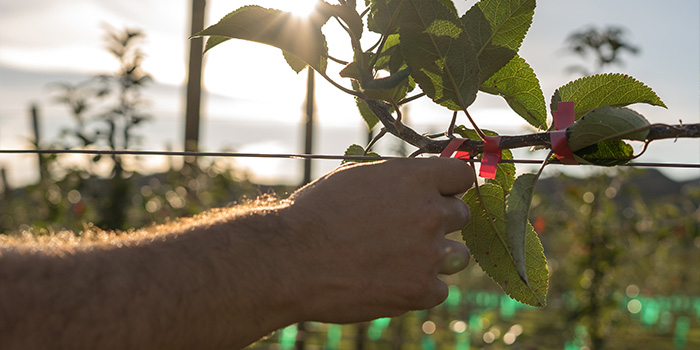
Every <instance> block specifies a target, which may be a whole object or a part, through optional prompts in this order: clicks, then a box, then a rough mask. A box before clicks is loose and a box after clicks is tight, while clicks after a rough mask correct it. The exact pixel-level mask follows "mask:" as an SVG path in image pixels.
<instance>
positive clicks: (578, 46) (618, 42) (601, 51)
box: [567, 26, 639, 76]
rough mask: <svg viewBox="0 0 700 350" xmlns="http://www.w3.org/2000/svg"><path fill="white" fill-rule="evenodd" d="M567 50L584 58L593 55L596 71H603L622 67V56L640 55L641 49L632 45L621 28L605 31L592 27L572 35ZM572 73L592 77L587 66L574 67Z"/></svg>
mask: <svg viewBox="0 0 700 350" xmlns="http://www.w3.org/2000/svg"><path fill="white" fill-rule="evenodd" d="M567 41H568V47H567V49H568V50H569V51H571V52H572V53H574V54H576V55H579V56H581V57H583V58H588V57H589V56H590V55H592V56H593V57H594V59H595V64H596V67H595V70H594V71H601V70H602V69H603V68H605V67H606V66H609V65H612V64H618V65H621V64H622V63H623V62H622V58H620V54H621V53H623V52H624V51H627V52H629V53H631V54H633V55H636V54H638V53H639V48H638V47H636V46H634V45H632V44H631V43H629V42H628V41H627V39H626V38H625V30H624V28H621V27H615V26H609V27H607V28H604V29H598V28H595V27H590V28H587V29H584V30H581V31H578V32H575V33H573V34H571V35H570V36H569V37H568V38H567ZM568 70H569V71H570V72H578V73H580V74H581V75H584V76H586V75H591V71H589V69H588V68H587V67H586V66H585V65H572V66H570V67H569V68H568Z"/></svg>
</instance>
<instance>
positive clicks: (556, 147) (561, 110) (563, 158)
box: [549, 101, 578, 165]
mask: <svg viewBox="0 0 700 350" xmlns="http://www.w3.org/2000/svg"><path fill="white" fill-rule="evenodd" d="M552 116H553V117H554V129H556V130H557V131H553V132H550V133H549V138H550V142H551V143H552V150H553V151H554V155H555V156H556V157H557V159H559V161H560V162H561V163H562V164H572V165H576V164H578V162H577V161H576V158H574V152H572V151H571V147H569V141H568V140H567V139H566V128H568V127H569V125H571V124H573V123H574V120H575V119H576V116H575V113H574V102H573V101H562V102H559V103H558V104H557V110H556V111H552Z"/></svg>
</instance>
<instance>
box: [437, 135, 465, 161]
mask: <svg viewBox="0 0 700 350" xmlns="http://www.w3.org/2000/svg"><path fill="white" fill-rule="evenodd" d="M467 140H469V139H460V138H456V139H452V141H450V143H449V144H448V145H447V147H445V149H444V150H442V153H440V157H442V158H450V157H452V154H453V153H454V154H455V158H458V159H465V158H469V152H466V151H458V150H457V149H459V146H461V145H462V144H463V143H465V142H467ZM455 152H456V153H455Z"/></svg>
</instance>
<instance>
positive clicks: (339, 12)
mask: <svg viewBox="0 0 700 350" xmlns="http://www.w3.org/2000/svg"><path fill="white" fill-rule="evenodd" d="M316 11H317V12H319V13H321V14H323V15H324V16H328V17H337V18H340V19H341V20H343V22H345V24H346V25H347V26H348V28H349V29H350V32H352V34H353V35H354V36H355V38H356V39H358V40H359V39H360V38H362V31H363V30H364V27H365V26H364V24H363V23H362V18H361V17H360V14H359V13H357V11H356V10H355V9H354V8H353V6H351V5H350V4H347V3H346V4H339V5H331V4H329V3H327V2H325V1H319V2H318V4H317V5H316Z"/></svg>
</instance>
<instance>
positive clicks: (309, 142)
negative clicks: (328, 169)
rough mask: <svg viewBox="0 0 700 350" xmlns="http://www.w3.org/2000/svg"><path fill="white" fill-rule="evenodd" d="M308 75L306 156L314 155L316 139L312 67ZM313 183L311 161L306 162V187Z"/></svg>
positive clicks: (305, 133)
mask: <svg viewBox="0 0 700 350" xmlns="http://www.w3.org/2000/svg"><path fill="white" fill-rule="evenodd" d="M307 71H308V75H307V81H306V114H305V120H304V124H305V131H304V135H305V137H304V154H313V138H314V110H315V107H316V103H315V101H314V90H315V88H316V86H315V85H316V83H315V73H314V70H313V69H311V68H310V67H309V68H307ZM309 182H311V159H305V160H304V183H303V184H304V185H305V184H307V183H309Z"/></svg>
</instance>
